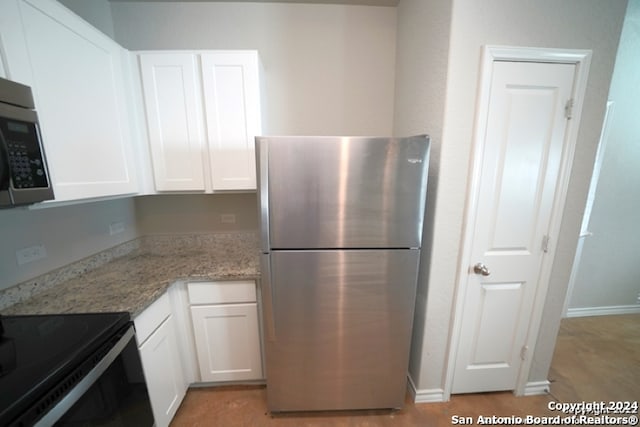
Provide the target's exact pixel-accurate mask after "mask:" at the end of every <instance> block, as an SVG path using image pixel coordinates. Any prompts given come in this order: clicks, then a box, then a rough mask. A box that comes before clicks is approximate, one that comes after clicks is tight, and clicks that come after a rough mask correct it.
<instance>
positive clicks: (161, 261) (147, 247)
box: [1, 233, 260, 317]
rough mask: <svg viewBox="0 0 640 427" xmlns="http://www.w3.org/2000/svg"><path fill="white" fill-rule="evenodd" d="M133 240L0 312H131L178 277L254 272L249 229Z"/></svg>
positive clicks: (251, 275) (254, 275)
mask: <svg viewBox="0 0 640 427" xmlns="http://www.w3.org/2000/svg"><path fill="white" fill-rule="evenodd" d="M138 243H139V244H137V245H136V247H135V248H134V249H132V250H131V251H129V252H128V253H127V254H126V255H123V256H118V257H116V258H114V259H111V260H109V261H108V262H106V263H104V264H103V265H100V266H98V267H95V268H91V269H90V270H88V271H85V272H81V273H80V274H78V275H75V277H71V278H69V279H67V280H63V281H62V282H61V283H58V284H56V285H55V286H51V287H49V288H48V289H45V290H41V291H38V292H37V293H35V294H34V295H32V296H29V297H28V298H25V299H24V300H23V301H20V302H18V303H16V304H13V305H10V306H9V307H6V308H4V309H2V310H1V312H2V314H5V315H11V314H57V313H90V312H111V311H128V312H129V313H131V316H132V317H135V316H137V315H138V314H140V313H141V312H142V311H144V309H145V308H146V307H148V306H149V305H150V304H151V303H152V302H153V301H155V300H156V299H157V298H159V297H160V296H161V295H162V294H164V293H165V292H166V290H167V288H168V287H169V286H170V285H171V284H173V283H174V282H176V281H178V280H191V281H202V280H243V279H258V278H259V277H260V271H259V248H258V239H257V235H256V234H255V233H224V234H209V235H189V236H185V235H179V236H171V235H167V236H152V237H146V238H142V239H141V241H140V242H138ZM76 269H77V268H76Z"/></svg>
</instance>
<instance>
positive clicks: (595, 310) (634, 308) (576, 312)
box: [566, 305, 640, 317]
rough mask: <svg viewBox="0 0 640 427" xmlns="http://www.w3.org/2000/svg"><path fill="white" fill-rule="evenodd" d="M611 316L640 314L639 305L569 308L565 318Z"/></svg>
mask: <svg viewBox="0 0 640 427" xmlns="http://www.w3.org/2000/svg"><path fill="white" fill-rule="evenodd" d="M612 314H613V315H615V314H640V305H610V306H606V307H580V308H570V309H568V310H567V316H566V317H587V316H608V315H612Z"/></svg>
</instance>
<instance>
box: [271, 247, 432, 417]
mask: <svg viewBox="0 0 640 427" xmlns="http://www.w3.org/2000/svg"><path fill="white" fill-rule="evenodd" d="M419 254H420V251H419V250H417V249H407V250H326V251H274V252H272V253H271V254H269V255H266V257H270V262H269V264H270V268H271V279H272V280H271V287H270V289H269V291H270V296H271V304H272V305H273V310H272V311H271V312H272V313H273V314H274V317H273V319H272V320H273V324H272V326H273V330H272V334H269V337H268V339H266V342H265V344H266V350H267V351H266V355H267V399H268V403H269V408H270V410H271V411H274V412H280V411H303V410H304V411H309V410H310V411H313V410H340V409H367V408H400V407H402V405H403V403H404V397H405V392H406V384H407V366H408V359H409V346H410V340H411V325H412V322H413V310H414V300H415V292H416V278H417V271H418V259H419Z"/></svg>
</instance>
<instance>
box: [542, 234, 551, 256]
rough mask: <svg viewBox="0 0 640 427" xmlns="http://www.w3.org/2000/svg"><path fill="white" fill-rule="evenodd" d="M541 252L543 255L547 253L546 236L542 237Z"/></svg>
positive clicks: (547, 239)
mask: <svg viewBox="0 0 640 427" xmlns="http://www.w3.org/2000/svg"><path fill="white" fill-rule="evenodd" d="M542 251H543V252H544V253H547V252H549V236H548V235H547V234H545V235H544V236H542Z"/></svg>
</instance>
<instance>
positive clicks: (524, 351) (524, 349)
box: [520, 345, 529, 360]
mask: <svg viewBox="0 0 640 427" xmlns="http://www.w3.org/2000/svg"><path fill="white" fill-rule="evenodd" d="M527 350H529V347H528V346H526V345H523V346H522V348H521V349H520V359H522V360H524V359H525V358H526V357H527Z"/></svg>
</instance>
